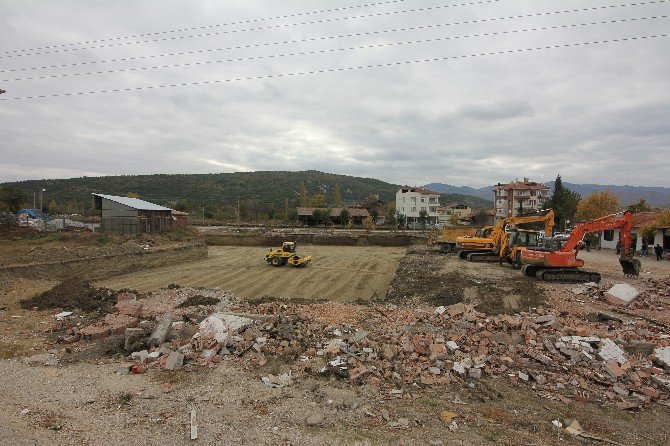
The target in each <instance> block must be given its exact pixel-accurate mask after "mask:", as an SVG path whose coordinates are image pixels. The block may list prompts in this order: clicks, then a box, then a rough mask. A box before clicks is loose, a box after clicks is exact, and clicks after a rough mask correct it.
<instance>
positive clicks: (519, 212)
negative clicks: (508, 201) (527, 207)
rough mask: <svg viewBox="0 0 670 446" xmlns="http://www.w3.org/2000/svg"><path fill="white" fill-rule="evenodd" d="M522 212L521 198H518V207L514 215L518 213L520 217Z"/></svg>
mask: <svg viewBox="0 0 670 446" xmlns="http://www.w3.org/2000/svg"><path fill="white" fill-rule="evenodd" d="M523 213H524V210H523V200H519V208H518V209H517V210H516V215H518V216H519V217H522V216H523Z"/></svg>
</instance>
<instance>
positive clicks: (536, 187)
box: [493, 178, 551, 222]
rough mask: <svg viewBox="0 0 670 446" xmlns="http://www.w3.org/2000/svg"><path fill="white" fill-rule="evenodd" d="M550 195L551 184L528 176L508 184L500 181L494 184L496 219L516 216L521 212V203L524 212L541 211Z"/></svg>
mask: <svg viewBox="0 0 670 446" xmlns="http://www.w3.org/2000/svg"><path fill="white" fill-rule="evenodd" d="M550 197H551V190H550V188H549V186H547V185H546V184H542V183H536V182H535V181H529V180H528V178H524V179H523V181H519V180H516V181H514V182H512V183H507V184H501V183H498V184H496V185H495V186H493V206H494V208H493V211H494V212H495V221H496V222H497V221H499V220H500V219H502V218H506V217H513V216H516V215H517V214H518V212H519V204H520V203H521V205H522V206H523V211H524V214H525V213H527V212H533V211H539V210H541V209H542V207H543V206H544V203H545V202H546V201H547V200H548V199H549V198H550Z"/></svg>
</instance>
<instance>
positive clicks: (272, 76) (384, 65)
mask: <svg viewBox="0 0 670 446" xmlns="http://www.w3.org/2000/svg"><path fill="white" fill-rule="evenodd" d="M668 36H670V34H657V35H647V36H632V37H622V38H618V39H608V40H594V41H590V42H575V43H563V44H557V45H547V46H540V47H533V48H521V49H512V50H502V51H491V52H484V53H473V54H465V55H460V56H444V57H433V58H429V59H418V60H405V61H395V62H386V63H377V64H369V65H358V66H353V67H338V68H324V69H320V70H310V71H299V72H294V73H278V74H267V75H262V76H247V77H237V78H229V79H217V80H211V81H197V82H182V83H176V84H164V85H149V86H143V87H129V88H114V89H109V90H95V91H79V92H73V93H56V94H47V95H36V96H22V97H14V98H3V99H0V101H16V100H28V99H43V98H57V97H64V96H83V95H89V94H102V93H120V92H129V91H141V90H156V89H160V88H174V87H189V86H196V85H210V84H223V83H228V82H239V81H246V80H261V79H275V78H285V77H286V78H289V77H297V76H306V75H313V74H324V73H337V72H346V71H357V70H364V69H371V68H387V67H394V66H401V65H411V64H418V63H427V62H439V61H445V60H457V59H469V58H474V57H482V56H495V55H502V54H515V53H524V52H532V51H543V50H550V49H557V48H569V47H577V46H589V45H602V44H606V43H616V42H627V41H634V40H645V39H656V38H661V37H668Z"/></svg>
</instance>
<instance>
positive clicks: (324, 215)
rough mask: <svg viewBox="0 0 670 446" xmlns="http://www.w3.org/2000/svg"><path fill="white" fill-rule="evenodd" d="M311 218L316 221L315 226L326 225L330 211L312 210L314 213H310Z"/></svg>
mask: <svg viewBox="0 0 670 446" xmlns="http://www.w3.org/2000/svg"><path fill="white" fill-rule="evenodd" d="M312 217H314V220H315V221H316V224H317V225H319V224H322V223H326V222H327V220H328V219H329V218H330V210H329V209H321V208H319V209H314V212H312Z"/></svg>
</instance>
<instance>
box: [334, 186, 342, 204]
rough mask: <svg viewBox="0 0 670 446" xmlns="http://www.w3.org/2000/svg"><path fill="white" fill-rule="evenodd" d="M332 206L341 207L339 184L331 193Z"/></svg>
mask: <svg viewBox="0 0 670 446" xmlns="http://www.w3.org/2000/svg"><path fill="white" fill-rule="evenodd" d="M333 206H335V207H336V208H339V207H340V206H342V194H341V193H340V185H339V183H338V184H336V185H335V191H334V192H333Z"/></svg>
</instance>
